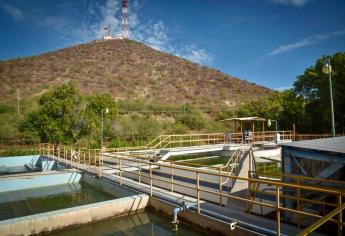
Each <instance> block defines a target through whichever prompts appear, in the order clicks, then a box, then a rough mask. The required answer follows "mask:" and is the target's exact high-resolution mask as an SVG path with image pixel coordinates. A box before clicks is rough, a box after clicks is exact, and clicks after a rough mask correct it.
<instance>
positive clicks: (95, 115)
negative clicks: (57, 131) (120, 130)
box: [83, 94, 117, 140]
mask: <svg viewBox="0 0 345 236" xmlns="http://www.w3.org/2000/svg"><path fill="white" fill-rule="evenodd" d="M107 108H108V113H105V110H106V109H107ZM102 112H103V121H104V122H103V123H104V135H106V136H108V135H110V134H111V132H112V126H111V124H110V123H109V122H107V121H109V120H111V119H113V118H114V117H115V115H116V114H117V105H116V102H115V100H114V99H113V98H112V96H111V95H110V94H102V95H94V96H91V97H90V98H89V99H88V102H87V105H86V108H85V111H84V113H83V117H84V121H85V126H84V130H83V134H84V135H85V136H90V137H92V139H93V140H100V138H99V137H100V127H101V119H102Z"/></svg>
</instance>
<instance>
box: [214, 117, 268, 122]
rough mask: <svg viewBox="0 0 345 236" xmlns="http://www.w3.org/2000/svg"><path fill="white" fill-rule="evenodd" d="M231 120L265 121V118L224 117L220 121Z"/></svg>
mask: <svg viewBox="0 0 345 236" xmlns="http://www.w3.org/2000/svg"><path fill="white" fill-rule="evenodd" d="M232 120H237V121H266V119H264V118H260V117H238V118H230V119H225V120H221V121H232Z"/></svg>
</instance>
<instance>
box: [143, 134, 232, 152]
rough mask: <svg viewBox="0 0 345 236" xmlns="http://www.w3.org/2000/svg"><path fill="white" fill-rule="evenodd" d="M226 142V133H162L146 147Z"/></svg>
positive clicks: (158, 147)
mask: <svg viewBox="0 0 345 236" xmlns="http://www.w3.org/2000/svg"><path fill="white" fill-rule="evenodd" d="M226 142H227V139H226V137H225V134H224V133H211V134H173V135H160V136H158V137H157V138H155V139H154V140H152V141H151V142H150V143H148V144H147V145H146V149H152V150H153V149H162V148H174V147H191V146H200V145H210V144H218V143H226Z"/></svg>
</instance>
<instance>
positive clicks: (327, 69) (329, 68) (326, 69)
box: [322, 57, 335, 137]
mask: <svg viewBox="0 0 345 236" xmlns="http://www.w3.org/2000/svg"><path fill="white" fill-rule="evenodd" d="M322 71H323V72H324V73H326V74H328V80H329V81H328V82H329V94H330V98H331V119H332V120H331V121H332V134H333V137H335V124H334V107H333V89H332V65H331V58H330V57H328V58H327V59H326V62H325V64H324V66H323V68H322Z"/></svg>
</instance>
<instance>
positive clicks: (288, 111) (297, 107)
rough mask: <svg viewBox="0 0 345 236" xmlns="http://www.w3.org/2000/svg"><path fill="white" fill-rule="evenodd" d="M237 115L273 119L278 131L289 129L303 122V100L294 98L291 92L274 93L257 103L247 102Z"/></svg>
mask: <svg viewBox="0 0 345 236" xmlns="http://www.w3.org/2000/svg"><path fill="white" fill-rule="evenodd" d="M237 115H238V116H240V117H244V116H257V117H261V118H265V119H274V120H277V121H278V123H279V128H280V129H285V130H287V129H291V128H292V124H296V125H297V127H300V126H301V125H302V121H303V115H304V111H303V100H302V99H300V98H298V97H296V96H295V95H294V93H293V92H292V91H291V90H286V91H283V92H274V93H272V94H270V95H268V96H266V97H263V98H261V99H259V100H258V101H253V102H249V103H247V104H245V105H243V106H241V107H240V108H239V109H238V110H237Z"/></svg>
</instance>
